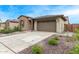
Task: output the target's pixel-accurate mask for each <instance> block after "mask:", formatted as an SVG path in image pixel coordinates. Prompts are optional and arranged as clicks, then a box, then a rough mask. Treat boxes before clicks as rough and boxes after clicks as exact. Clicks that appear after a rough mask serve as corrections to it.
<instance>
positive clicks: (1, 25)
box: [0, 22, 5, 30]
mask: <svg viewBox="0 0 79 59" xmlns="http://www.w3.org/2000/svg"><path fill="white" fill-rule="evenodd" d="M4 28H5V22H3V23H0V30H2V29H4Z"/></svg>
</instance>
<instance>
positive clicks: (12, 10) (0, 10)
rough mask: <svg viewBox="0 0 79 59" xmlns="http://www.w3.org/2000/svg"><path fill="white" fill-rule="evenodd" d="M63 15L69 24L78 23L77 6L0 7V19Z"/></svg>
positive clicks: (78, 11)
mask: <svg viewBox="0 0 79 59" xmlns="http://www.w3.org/2000/svg"><path fill="white" fill-rule="evenodd" d="M58 14H64V15H65V16H68V17H69V21H70V23H79V6H77V5H0V19H1V20H2V21H6V20H7V19H17V17H18V16H20V15H26V16H30V17H38V16H43V15H58Z"/></svg>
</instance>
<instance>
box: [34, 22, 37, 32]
mask: <svg viewBox="0 0 79 59" xmlns="http://www.w3.org/2000/svg"><path fill="white" fill-rule="evenodd" d="M34 30H35V31H37V21H34Z"/></svg>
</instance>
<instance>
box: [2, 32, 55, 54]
mask: <svg viewBox="0 0 79 59" xmlns="http://www.w3.org/2000/svg"><path fill="white" fill-rule="evenodd" d="M54 34H56V33H52V32H25V33H22V34H16V35H11V36H6V37H0V53H9V54H12V53H13V54H16V53H18V52H20V51H22V50H24V49H26V48H28V47H29V46H32V45H33V44H36V43H38V42H39V41H41V40H44V39H45V38H47V37H49V36H52V35H54Z"/></svg>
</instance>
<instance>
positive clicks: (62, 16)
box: [33, 15, 67, 21]
mask: <svg viewBox="0 0 79 59" xmlns="http://www.w3.org/2000/svg"><path fill="white" fill-rule="evenodd" d="M45 17H61V18H63V19H64V21H67V19H66V18H65V16H64V15H45V16H40V17H35V18H33V19H34V20H37V19H41V18H45Z"/></svg>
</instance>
